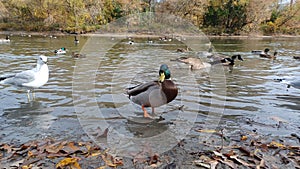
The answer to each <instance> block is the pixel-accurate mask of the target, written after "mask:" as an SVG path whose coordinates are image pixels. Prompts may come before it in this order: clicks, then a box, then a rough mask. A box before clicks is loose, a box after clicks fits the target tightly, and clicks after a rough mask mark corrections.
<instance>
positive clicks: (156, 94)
mask: <svg viewBox="0 0 300 169" xmlns="http://www.w3.org/2000/svg"><path fill="white" fill-rule="evenodd" d="M170 78H171V72H170V70H169V68H168V66H167V65H166V64H163V65H161V66H160V69H159V80H158V81H152V82H148V83H144V84H141V85H138V86H135V87H131V88H128V89H127V94H128V95H129V99H131V100H132V101H133V102H134V103H136V104H138V105H141V106H142V110H143V111H144V117H149V118H151V116H150V115H149V114H148V112H147V110H146V109H145V107H151V108H152V113H154V108H155V107H159V106H162V105H164V104H167V103H169V102H171V101H173V100H174V99H175V98H176V96H177V94H178V88H177V86H176V85H175V83H174V82H173V81H172V80H171V79H170Z"/></svg>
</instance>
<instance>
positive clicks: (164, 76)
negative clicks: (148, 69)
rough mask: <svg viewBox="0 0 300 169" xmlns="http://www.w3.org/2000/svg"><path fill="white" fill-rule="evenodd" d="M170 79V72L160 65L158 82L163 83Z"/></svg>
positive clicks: (163, 65)
mask: <svg viewBox="0 0 300 169" xmlns="http://www.w3.org/2000/svg"><path fill="white" fill-rule="evenodd" d="M170 78H171V72H170V70H169V68H168V66H167V65H166V64H162V65H161V66H160V69H159V81H160V82H163V81H164V80H165V79H170Z"/></svg>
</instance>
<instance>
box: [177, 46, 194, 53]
mask: <svg viewBox="0 0 300 169" xmlns="http://www.w3.org/2000/svg"><path fill="white" fill-rule="evenodd" d="M189 51H192V49H191V48H190V47H188V46H187V47H186V48H178V49H177V50H176V52H189Z"/></svg>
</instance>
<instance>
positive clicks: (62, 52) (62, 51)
mask: <svg viewBox="0 0 300 169" xmlns="http://www.w3.org/2000/svg"><path fill="white" fill-rule="evenodd" d="M54 53H55V54H66V53H67V51H66V48H60V49H57V50H54Z"/></svg>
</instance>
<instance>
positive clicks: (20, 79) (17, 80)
mask: <svg viewBox="0 0 300 169" xmlns="http://www.w3.org/2000/svg"><path fill="white" fill-rule="evenodd" d="M35 74H36V72H35V71H34V70H26V71H23V72H20V73H17V74H16V75H15V76H14V77H10V78H7V79H5V80H4V83H6V84H12V85H16V86H23V84H24V83H29V82H32V81H34V80H35Z"/></svg>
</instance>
